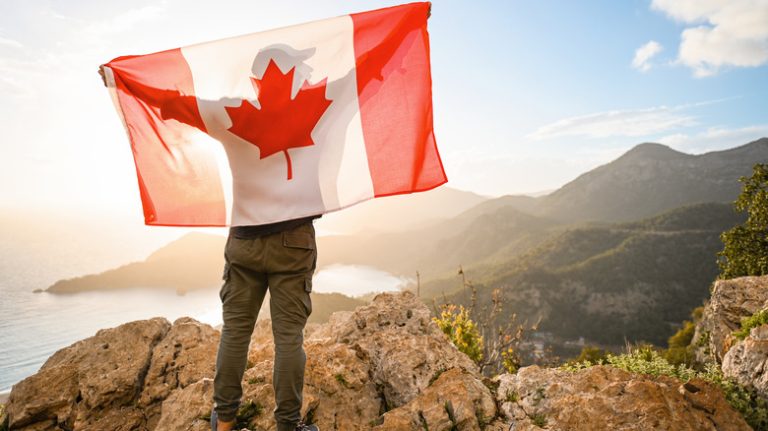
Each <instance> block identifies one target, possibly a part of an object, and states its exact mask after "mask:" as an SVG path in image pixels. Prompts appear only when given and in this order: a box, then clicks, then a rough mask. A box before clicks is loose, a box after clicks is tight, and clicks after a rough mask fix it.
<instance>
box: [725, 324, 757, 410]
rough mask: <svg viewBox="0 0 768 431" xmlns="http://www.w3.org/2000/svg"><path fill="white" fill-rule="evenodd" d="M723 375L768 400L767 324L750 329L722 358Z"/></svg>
mask: <svg viewBox="0 0 768 431" xmlns="http://www.w3.org/2000/svg"><path fill="white" fill-rule="evenodd" d="M722 369H723V374H725V376H727V377H731V378H733V379H734V380H736V381H737V382H738V383H739V384H740V385H742V386H745V387H748V388H752V389H754V390H755V391H756V392H757V393H758V394H759V395H761V396H762V397H763V398H766V399H768V324H763V325H761V326H758V327H755V328H752V330H751V331H750V332H749V336H747V337H746V338H745V339H744V340H743V341H741V342H739V343H737V344H736V345H735V346H733V347H732V348H731V349H730V350H728V352H727V353H726V354H725V357H724V358H723V366H722Z"/></svg>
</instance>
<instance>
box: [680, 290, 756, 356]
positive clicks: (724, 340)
mask: <svg viewBox="0 0 768 431" xmlns="http://www.w3.org/2000/svg"><path fill="white" fill-rule="evenodd" d="M765 307H768V276H762V277H739V278H734V279H731V280H717V281H716V282H715V283H714V285H713V287H712V297H711V298H710V299H709V301H708V302H707V304H706V306H705V307H704V313H703V314H702V317H701V320H700V321H699V322H698V323H697V324H696V330H695V332H694V336H693V340H692V341H691V345H692V346H694V352H695V355H696V360H697V361H698V362H700V363H704V362H717V363H722V362H723V358H724V357H725V354H726V352H728V350H729V349H730V348H731V347H732V346H733V345H734V344H735V342H736V341H737V340H736V339H735V338H734V337H733V336H732V335H731V333H732V332H733V331H735V330H737V329H739V328H740V327H741V319H742V318H744V317H748V316H751V315H752V314H754V313H755V312H756V311H758V310H761V309H763V308H765Z"/></svg>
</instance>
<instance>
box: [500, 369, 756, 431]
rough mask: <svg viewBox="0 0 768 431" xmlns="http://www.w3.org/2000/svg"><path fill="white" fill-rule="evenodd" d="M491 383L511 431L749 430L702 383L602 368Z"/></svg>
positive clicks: (539, 372)
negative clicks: (494, 384)
mask: <svg viewBox="0 0 768 431" xmlns="http://www.w3.org/2000/svg"><path fill="white" fill-rule="evenodd" d="M495 380H496V381H497V382H498V383H499V387H498V389H497V391H496V399H497V400H498V402H499V403H500V405H501V413H502V415H503V417H504V419H505V421H506V424H507V426H508V427H511V428H509V429H512V430H526V431H527V430H540V429H542V427H544V428H545V429H550V430H569V431H581V430H583V431H592V430H626V431H629V430H637V431H640V430H651V429H654V430H655V429H659V430H661V429H664V430H676V431H703V430H712V431H715V430H719V431H726V430H728V431H731V430H732V431H737V430H743V431H748V430H751V428H750V427H749V425H747V423H746V422H745V421H744V419H743V418H742V416H741V415H740V414H739V413H738V412H737V411H735V410H734V409H733V408H731V406H730V405H729V404H728V402H727V401H726V400H725V398H724V397H723V395H722V392H720V390H719V389H718V388H717V387H716V386H714V385H712V384H710V383H708V382H706V381H704V380H701V379H693V380H691V381H690V382H688V383H685V384H683V383H681V382H680V381H679V380H677V379H674V378H671V377H667V376H656V377H654V376H651V375H643V374H635V373H629V372H627V371H624V370H621V369H618V368H614V367H610V366H603V365H597V366H593V367H590V368H587V369H583V370H580V371H577V372H571V371H566V370H561V369H557V368H541V367H539V366H536V365H533V366H529V367H523V368H521V369H520V370H519V371H518V372H517V374H503V375H501V376H498V377H497V378H496V379H495ZM494 426H498V423H496V424H495V425H494Z"/></svg>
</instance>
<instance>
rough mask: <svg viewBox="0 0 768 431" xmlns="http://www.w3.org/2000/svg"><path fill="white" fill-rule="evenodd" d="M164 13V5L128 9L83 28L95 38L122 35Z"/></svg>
mask: <svg viewBox="0 0 768 431" xmlns="http://www.w3.org/2000/svg"><path fill="white" fill-rule="evenodd" d="M164 12H165V5H163V6H162V7H161V6H154V5H150V6H144V7H142V8H138V9H130V10H128V11H125V12H123V13H121V14H120V15H117V16H115V17H113V18H111V19H109V20H106V21H101V22H96V23H93V24H91V25H89V26H88V27H86V28H85V32H86V33H90V34H93V35H96V36H102V35H107V34H114V33H122V32H125V31H128V30H131V29H132V28H134V27H135V26H136V25H138V24H140V23H143V22H147V21H152V20H155V19H157V18H159V17H160V16H161V15H162V14H163V13H164Z"/></svg>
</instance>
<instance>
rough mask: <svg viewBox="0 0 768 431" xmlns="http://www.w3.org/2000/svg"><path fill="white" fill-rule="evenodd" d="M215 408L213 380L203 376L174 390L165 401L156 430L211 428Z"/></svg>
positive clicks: (190, 430)
mask: <svg viewBox="0 0 768 431" xmlns="http://www.w3.org/2000/svg"><path fill="white" fill-rule="evenodd" d="M211 408H213V380H212V379H209V378H203V379H200V380H198V381H197V382H195V383H193V384H191V385H188V386H186V387H185V388H183V389H177V390H175V391H173V392H172V393H171V394H170V396H168V398H166V399H165V401H163V404H162V411H161V415H160V420H159V421H158V423H157V427H155V428H154V430H155V431H194V430H198V429H201V430H204V429H210V422H209V420H210V415H211Z"/></svg>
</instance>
